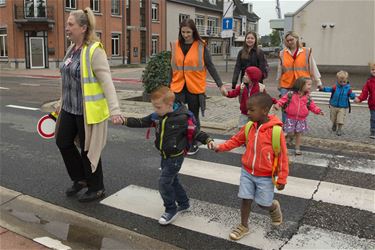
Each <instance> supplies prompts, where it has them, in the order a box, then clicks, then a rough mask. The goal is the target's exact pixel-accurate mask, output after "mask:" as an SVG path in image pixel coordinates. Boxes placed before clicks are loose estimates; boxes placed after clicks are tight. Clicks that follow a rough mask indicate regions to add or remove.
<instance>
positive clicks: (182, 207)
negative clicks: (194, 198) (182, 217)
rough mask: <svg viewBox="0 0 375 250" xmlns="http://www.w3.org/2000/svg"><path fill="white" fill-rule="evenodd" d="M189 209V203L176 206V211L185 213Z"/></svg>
mask: <svg viewBox="0 0 375 250" xmlns="http://www.w3.org/2000/svg"><path fill="white" fill-rule="evenodd" d="M189 211H190V205H187V206H179V207H177V213H185V212H189Z"/></svg>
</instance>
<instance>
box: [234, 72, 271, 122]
mask: <svg viewBox="0 0 375 250" xmlns="http://www.w3.org/2000/svg"><path fill="white" fill-rule="evenodd" d="M262 77H263V73H262V71H261V70H260V69H259V68H257V67H254V66H250V67H247V68H246V70H245V74H244V77H243V82H242V83H241V85H239V86H237V87H236V88H235V89H234V90H231V91H228V94H227V97H228V98H235V97H237V96H238V98H239V101H240V111H241V114H240V118H239V121H238V128H239V129H240V128H242V127H243V126H244V125H245V124H246V123H247V122H248V121H249V118H248V117H247V107H246V103H247V100H248V99H249V97H250V96H252V95H254V94H256V93H259V92H266V90H265V86H264V84H262V83H260V82H259V81H260V80H261V79H262Z"/></svg>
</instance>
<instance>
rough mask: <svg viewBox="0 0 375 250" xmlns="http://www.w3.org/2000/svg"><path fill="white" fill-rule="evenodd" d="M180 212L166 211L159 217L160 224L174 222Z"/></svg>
mask: <svg viewBox="0 0 375 250" xmlns="http://www.w3.org/2000/svg"><path fill="white" fill-rule="evenodd" d="M177 215H178V213H177V212H174V213H167V212H165V213H164V214H162V215H161V217H160V219H159V224H160V225H163V226H164V225H168V224H169V223H171V222H173V221H174V220H175V219H176V218H177Z"/></svg>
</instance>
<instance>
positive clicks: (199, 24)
mask: <svg viewBox="0 0 375 250" xmlns="http://www.w3.org/2000/svg"><path fill="white" fill-rule="evenodd" d="M195 25H196V27H197V30H198V33H199V34H202V35H203V34H204V28H205V27H204V16H201V15H196V17H195Z"/></svg>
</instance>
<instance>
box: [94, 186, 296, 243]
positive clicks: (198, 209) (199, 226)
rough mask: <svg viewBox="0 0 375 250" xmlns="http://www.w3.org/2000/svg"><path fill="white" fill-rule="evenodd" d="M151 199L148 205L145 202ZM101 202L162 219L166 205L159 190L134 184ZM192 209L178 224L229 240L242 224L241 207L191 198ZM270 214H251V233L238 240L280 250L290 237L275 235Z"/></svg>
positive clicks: (287, 222)
mask: <svg viewBox="0 0 375 250" xmlns="http://www.w3.org/2000/svg"><path fill="white" fill-rule="evenodd" d="M145 201H147V205H145ZM100 203H102V204H104V205H107V206H111V207H114V208H117V209H121V210H124V211H128V212H131V213H133V214H138V215H141V216H144V217H147V218H152V219H155V220H158V219H159V218H160V215H161V214H162V213H163V210H164V207H163V203H162V199H161V198H160V194H159V192H158V191H157V190H153V189H149V188H144V187H140V186H135V185H130V186H127V187H126V188H124V189H122V190H120V191H118V192H117V193H115V194H113V195H111V196H109V197H108V198H106V199H104V200H102V201H101V202H100ZM190 205H191V211H190V212H187V213H183V214H180V215H179V217H178V218H177V219H176V220H175V221H174V222H173V224H174V225H176V226H178V227H181V228H185V229H189V230H193V231H196V232H200V233H203V234H207V235H212V236H214V237H218V238H222V239H226V240H228V235H229V233H230V231H231V228H232V227H233V226H235V225H237V224H238V222H239V219H240V215H239V209H236V208H230V207H225V206H222V205H218V204H213V203H208V202H205V201H200V200H195V199H190ZM295 224H296V223H295V222H291V221H285V222H284V224H283V227H293V226H295ZM274 231H275V229H274V228H273V227H272V226H271V221H270V218H269V216H265V215H260V214H256V213H251V215H250V234H249V235H247V236H246V237H244V238H242V239H241V240H239V241H238V243H240V244H244V245H247V246H253V247H257V248H262V249H278V248H280V247H281V246H282V244H283V242H286V241H287V239H286V238H282V237H281V236H279V237H277V236H276V237H275V235H273V232H274Z"/></svg>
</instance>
